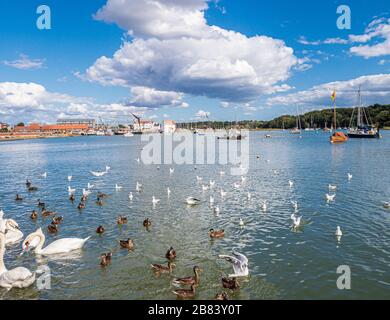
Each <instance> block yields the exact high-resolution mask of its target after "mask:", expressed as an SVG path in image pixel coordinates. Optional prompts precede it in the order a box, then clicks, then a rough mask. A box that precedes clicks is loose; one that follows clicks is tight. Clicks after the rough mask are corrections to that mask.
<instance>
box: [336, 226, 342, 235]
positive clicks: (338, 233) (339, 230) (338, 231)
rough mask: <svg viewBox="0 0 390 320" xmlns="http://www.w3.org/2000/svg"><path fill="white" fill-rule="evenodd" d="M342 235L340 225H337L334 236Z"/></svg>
mask: <svg viewBox="0 0 390 320" xmlns="http://www.w3.org/2000/svg"><path fill="white" fill-rule="evenodd" d="M342 235H343V232H342V231H341V229H340V227H339V226H337V229H336V233H335V236H336V237H341V236H342Z"/></svg>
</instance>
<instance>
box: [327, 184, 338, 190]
mask: <svg viewBox="0 0 390 320" xmlns="http://www.w3.org/2000/svg"><path fill="white" fill-rule="evenodd" d="M328 188H329V190H330V191H334V190H336V189H337V186H335V185H332V184H329V185H328Z"/></svg>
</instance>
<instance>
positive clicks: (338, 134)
mask: <svg viewBox="0 0 390 320" xmlns="http://www.w3.org/2000/svg"><path fill="white" fill-rule="evenodd" d="M331 99H332V100H333V126H332V127H333V128H334V129H335V130H336V128H337V117H336V91H333V93H332V96H331ZM346 141H348V137H347V136H346V135H345V134H344V132H342V131H335V132H334V133H333V134H332V135H331V136H330V142H331V143H343V142H346Z"/></svg>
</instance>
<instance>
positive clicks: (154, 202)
mask: <svg viewBox="0 0 390 320" xmlns="http://www.w3.org/2000/svg"><path fill="white" fill-rule="evenodd" d="M160 201H161V200H160V199H157V198H156V197H155V196H153V197H152V203H153V205H156V204H158V203H159V202H160Z"/></svg>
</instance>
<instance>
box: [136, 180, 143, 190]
mask: <svg viewBox="0 0 390 320" xmlns="http://www.w3.org/2000/svg"><path fill="white" fill-rule="evenodd" d="M141 188H142V184H140V183H139V182H138V181H137V183H136V185H135V190H136V191H137V192H140V191H141Z"/></svg>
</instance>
